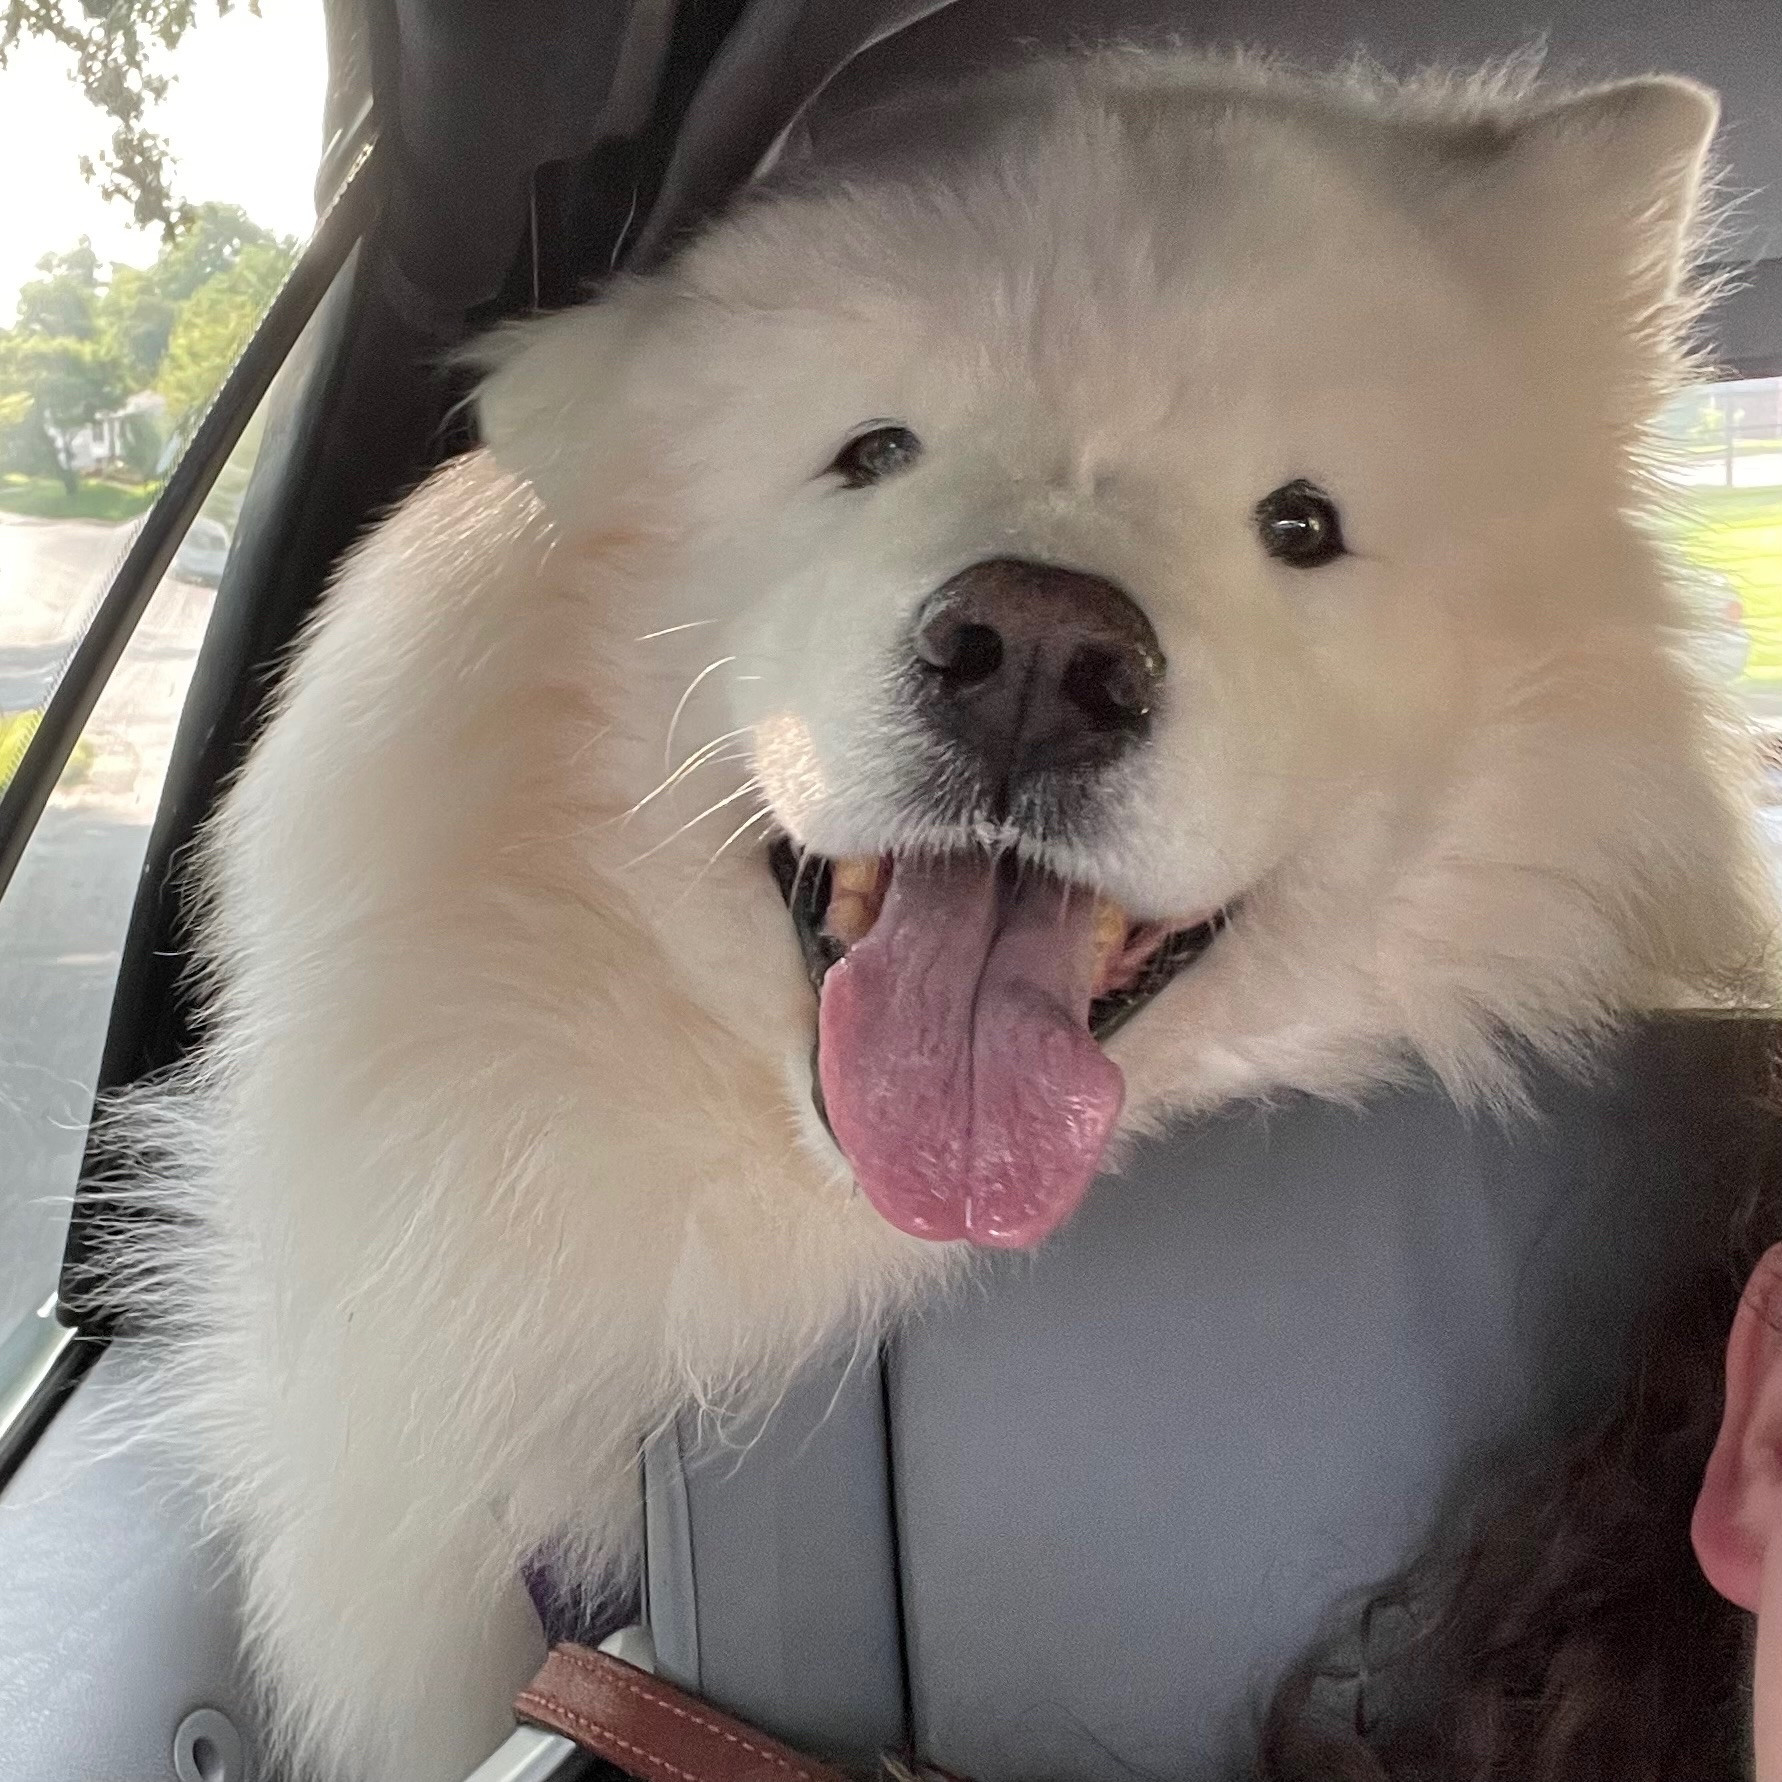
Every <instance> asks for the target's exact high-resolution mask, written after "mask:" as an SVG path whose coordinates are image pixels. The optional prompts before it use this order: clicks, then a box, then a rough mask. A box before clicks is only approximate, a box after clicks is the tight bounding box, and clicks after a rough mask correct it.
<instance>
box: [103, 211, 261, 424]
mask: <svg viewBox="0 0 1782 1782" xmlns="http://www.w3.org/2000/svg"><path fill="white" fill-rule="evenodd" d="M268 244H271V245H275V246H279V247H281V248H283V247H285V246H286V244H284V243H280V242H278V241H277V239H276V238H275V237H274V236H273V235H272V234H271V233H270V232H269V231H268V230H265V229H262V228H261V227H260V225H259V224H258V223H256V222H255V221H254V220H253V219H252V218H251V217H250V216H249V215H248V214H247V212H246V211H244V210H242V209H241V208H240V207H239V206H238V205H234V204H200V205H196V206H194V207H193V209H192V212H191V217H190V220H189V221H188V222H187V223H185V224H184V225H183V226H182V227H181V228H180V229H179V231H178V232H177V233H176V234H175V235H174V236H173V237H172V238H171V239H169V240H168V241H166V242H165V243H163V245H162V248H161V251H160V253H159V255H157V257H156V259H155V263H154V265H153V266H150V267H148V268H147V269H146V270H145V269H142V268H139V267H135V266H114V267H112V269H111V280H110V283H109V284H108V285H107V286H106V289H105V294H104V296H103V297H101V298H100V299H99V308H98V321H99V332H100V335H101V338H103V339H104V340H105V341H106V343H107V344H108V345H109V346H110V347H111V349H112V351H113V352H114V353H116V354H117V356H118V358H119V359H120V360H122V362H123V363H124V365H125V366H127V367H128V368H129V373H130V377H131V380H132V383H133V387H135V388H137V389H143V388H146V387H147V386H149V385H151V384H153V383H154V382H155V380H156V374H157V373H158V372H159V371H160V369H161V361H162V360H163V359H164V358H166V356H167V344H168V342H169V340H171V339H172V337H173V328H174V323H175V322H176V321H177V320H178V318H179V312H180V306H181V305H182V304H183V303H185V302H186V300H187V299H188V298H189V297H191V296H192V294H193V293H194V292H195V291H196V290H198V288H199V287H200V286H201V285H204V284H205V283H207V282H208V281H209V280H211V279H213V278H215V277H216V276H217V275H218V274H219V273H221V272H226V271H228V269H229V268H230V267H231V266H233V265H234V264H235V262H236V261H237V260H239V259H240V258H241V256H242V254H243V253H244V252H246V251H247V250H248V249H249V248H254V247H262V246H266V245H268Z"/></svg>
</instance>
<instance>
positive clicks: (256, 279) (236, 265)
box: [155, 237, 296, 428]
mask: <svg viewBox="0 0 1782 1782" xmlns="http://www.w3.org/2000/svg"><path fill="white" fill-rule="evenodd" d="M295 254H296V248H295V246H294V244H292V243H290V242H284V241H274V240H272V239H271V238H270V237H267V238H265V239H262V240H260V241H257V242H255V243H253V244H252V245H251V246H248V247H244V248H242V249H241V250H240V252H239V253H238V254H236V256H235V258H234V259H233V260H232V261H231V262H230V263H229V264H228V265H226V266H224V267H223V268H222V270H220V271H219V272H216V273H215V274H213V275H212V276H211V277H210V278H207V279H206V280H205V281H204V283H203V284H201V285H200V286H198V288H197V289H196V290H195V291H193V293H192V294H191V296H190V297H188V298H187V299H186V301H185V302H184V303H183V304H182V305H181V306H180V310H179V316H178V319H177V320H176V321H175V322H174V324H173V332H172V334H171V336H170V337H169V339H168V342H167V356H166V358H165V359H163V360H162V362H161V368H160V371H159V373H158V374H157V375H156V378H155V388H156V389H157V390H159V391H160V392H161V394H162V395H163V396H165V397H166V398H167V408H168V412H169V414H170V415H171V416H172V418H173V420H174V424H175V426H177V427H181V428H184V427H189V426H190V425H191V423H192V422H193V421H194V420H196V419H197V417H198V416H199V415H200V414H202V413H203V411H204V409H205V407H206V406H207V405H208V404H209V402H210V399H211V397H212V396H214V395H215V394H216V392H217V389H218V387H219V386H220V385H221V384H222V381H223V379H224V378H225V377H226V376H228V374H229V368H230V367H231V366H232V365H233V364H234V363H235V361H236V359H237V358H238V357H239V356H240V353H241V350H242V348H243V347H245V346H246V345H247V343H248V337H249V336H250V335H251V334H252V333H253V331H254V328H255V326H256V325H257V324H258V322H259V320H260V317H261V315H262V314H263V313H264V312H265V309H266V305H267V304H268V303H270V302H271V301H272V298H273V294H274V293H275V292H276V291H277V290H278V288H279V286H280V285H281V284H282V283H283V282H284V278H285V274H286V273H287V272H289V271H290V269H291V262H292V260H293V259H294V257H295Z"/></svg>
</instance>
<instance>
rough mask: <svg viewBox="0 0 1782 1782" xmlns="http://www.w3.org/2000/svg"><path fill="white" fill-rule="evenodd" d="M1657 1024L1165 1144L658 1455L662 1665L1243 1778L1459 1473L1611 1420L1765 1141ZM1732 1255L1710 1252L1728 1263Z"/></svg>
mask: <svg viewBox="0 0 1782 1782" xmlns="http://www.w3.org/2000/svg"><path fill="white" fill-rule="evenodd" d="M1766 1036H1767V1030H1766V1028H1765V1026H1764V1025H1763V1024H1760V1023H1756V1022H1741V1021H1713V1020H1707V1019H1701V1018H1689V1017H1683V1018H1679V1019H1675V1020H1671V1021H1665V1022H1657V1023H1654V1024H1652V1025H1651V1026H1649V1027H1647V1028H1646V1029H1644V1030H1642V1031H1641V1032H1639V1033H1637V1034H1635V1035H1633V1036H1631V1037H1630V1039H1629V1040H1628V1042H1627V1043H1626V1044H1625V1045H1624V1046H1623V1047H1621V1048H1620V1049H1619V1051H1618V1052H1617V1054H1616V1055H1615V1057H1614V1058H1613V1060H1612V1061H1611V1062H1610V1065H1609V1067H1608V1068H1607V1069H1606V1070H1605V1071H1604V1072H1603V1074H1602V1075H1601V1077H1600V1078H1598V1079H1597V1080H1595V1081H1594V1082H1591V1083H1579V1082H1568V1081H1566V1080H1564V1079H1563V1078H1560V1077H1557V1076H1555V1075H1552V1074H1550V1073H1542V1074H1541V1075H1539V1076H1538V1077H1537V1079H1536V1102H1537V1109H1538V1111H1537V1113H1536V1114H1535V1115H1534V1117H1532V1118H1518V1119H1515V1120H1513V1121H1510V1122H1508V1123H1501V1122H1498V1121H1495V1120H1493V1119H1490V1118H1482V1117H1477V1116H1468V1115H1466V1114H1463V1113H1461V1112H1459V1111H1457V1110H1456V1109H1455V1108H1454V1106H1453V1105H1452V1104H1451V1103H1450V1102H1448V1101H1447V1100H1446V1099H1444V1098H1443V1097H1442V1096H1441V1095H1440V1094H1439V1093H1437V1092H1435V1091H1433V1090H1431V1089H1428V1088H1411V1089H1407V1090H1404V1091H1401V1092H1397V1093H1393V1094H1389V1095H1385V1096H1382V1097H1380V1098H1378V1099H1376V1100H1375V1101H1373V1102H1372V1103H1370V1104H1369V1105H1368V1106H1366V1107H1365V1108H1361V1109H1344V1108H1337V1107H1331V1106H1327V1105H1320V1104H1316V1103H1311V1102H1295V1103H1291V1104H1288V1105H1284V1106H1282V1107H1280V1108H1277V1109H1275V1110H1274V1111H1272V1112H1270V1113H1259V1112H1257V1111H1254V1110H1247V1111H1240V1112H1237V1113H1233V1114H1229V1115H1226V1116H1223V1117H1220V1118H1217V1119H1213V1120H1209V1121H1205V1122H1202V1123H1198V1124H1195V1125H1193V1126H1190V1127H1186V1128H1184V1129H1182V1130H1180V1131H1178V1132H1177V1133H1175V1134H1174V1135H1172V1136H1171V1137H1169V1138H1167V1139H1165V1140H1162V1141H1160V1142H1158V1143H1156V1144H1153V1145H1151V1146H1150V1147H1148V1148H1147V1149H1146V1150H1145V1151H1144V1152H1143V1153H1141V1154H1140V1155H1139V1156H1138V1157H1137V1158H1136V1159H1135V1160H1134V1161H1133V1163H1132V1165H1131V1166H1130V1168H1129V1169H1128V1170H1127V1171H1126V1172H1125V1173H1124V1174H1123V1175H1122V1176H1120V1177H1118V1178H1116V1179H1111V1180H1108V1181H1104V1182H1102V1183H1100V1184H1098V1185H1097V1187H1096V1189H1095V1191H1094V1193H1093V1194H1092V1196H1091V1197H1090V1200H1089V1202H1088V1204H1087V1205H1086V1206H1085V1208H1084V1210H1083V1212H1082V1213H1081V1214H1080V1215H1079V1216H1078V1218H1077V1219H1076V1220H1075V1221H1074V1223H1073V1224H1072V1225H1071V1226H1070V1227H1069V1228H1068V1229H1067V1230H1066V1231H1065V1232H1064V1233H1063V1234H1062V1235H1061V1236H1060V1237H1059V1238H1058V1239H1056V1240H1055V1241H1054V1242H1053V1243H1052V1244H1050V1245H1049V1246H1048V1247H1047V1248H1046V1249H1045V1251H1044V1252H1043V1253H1041V1254H1040V1255H1039V1256H1038V1257H1037V1258H1035V1259H1032V1260H1031V1261H1029V1260H1023V1259H1002V1260H999V1261H996V1262H993V1263H990V1264H989V1265H988V1266H987V1267H986V1269H985V1271H984V1275H983V1278H982V1282H981V1284H980V1285H979V1286H978V1287H976V1288H974V1289H972V1290H969V1291H967V1292H964V1293H962V1294H961V1295H960V1296H959V1297H958V1299H957V1300H956V1302H955V1303H953V1304H950V1305H947V1306H943V1307H937V1308H935V1309H933V1310H932V1311H930V1312H929V1313H927V1314H926V1315H925V1316H922V1317H920V1318H918V1319H916V1320H915V1321H913V1322H912V1323H911V1324H910V1325H909V1326H908V1327H907V1328H906V1329H904V1330H902V1331H900V1332H899V1333H898V1335H897V1337H896V1339H895V1340H894V1341H893V1342H892V1343H891V1344H890V1345H889V1347H888V1348H887V1350H886V1351H885V1353H884V1355H883V1357H882V1358H880V1357H866V1358H845V1357H837V1358H834V1359H833V1360H832V1361H831V1362H830V1363H829V1365H828V1366H826V1367H823V1368H819V1369H816V1370H814V1371H813V1372H812V1373H811V1375H810V1376H809V1377H808V1378H807V1379H806V1380H805V1381H804V1382H803V1383H802V1384H801V1386H800V1387H799V1389H798V1390H797V1391H796V1392H794V1393H793V1394H792V1395H791V1396H790V1397H789V1398H788V1399H787V1400H786V1401H785V1402H784V1403H782V1404H781V1405H780V1406H779V1407H778V1409H777V1410H776V1411H775V1413H774V1414H773V1415H772V1416H771V1417H769V1418H768V1419H766V1421H765V1424H764V1425H763V1426H761V1427H759V1428H753V1429H746V1430H723V1431H720V1430H714V1429H712V1428H711V1427H710V1426H709V1422H708V1423H706V1424H703V1425H702V1423H701V1421H700V1420H698V1419H693V1418H688V1419H685V1420H683V1422H682V1424H681V1426H680V1427H679V1428H678V1429H675V1430H673V1431H670V1432H668V1434H667V1435H665V1437H664V1438H663V1439H662V1440H661V1441H660V1442H659V1443H658V1444H657V1446H656V1448H655V1450H654V1451H653V1452H652V1454H651V1455H650V1464H649V1469H648V1475H649V1483H648V1491H647V1497H646V1513H647V1530H648V1542H649V1549H648V1550H649V1597H648V1616H649V1621H650V1626H651V1630H652V1633H653V1635H654V1639H655V1647H656V1653H657V1663H658V1669H659V1670H660V1671H661V1672H662V1673H663V1674H664V1675H667V1676H669V1677H671V1678H672V1679H674V1680H675V1681H677V1682H679V1683H682V1684H683V1685H685V1686H686V1687H688V1688H690V1689H692V1690H694V1691H696V1692H697V1693H699V1694H701V1695H704V1696H706V1697H708V1698H709V1699H711V1700H713V1701H715V1702H717V1703H718V1704H720V1705H721V1706H724V1707H726V1708H729V1709H731V1710H732V1711H734V1712H736V1713H738V1714H740V1715H741V1716H743V1717H744V1718H746V1719H749V1720H751V1721H753V1722H755V1723H756V1724H759V1725H761V1726H764V1727H765V1728H767V1729H768V1730H770V1731H773V1732H776V1733H778V1734H779V1735H780V1736H782V1737H783V1738H785V1739H786V1740H788V1741H789V1742H791V1743H793V1744H796V1745H801V1746H803V1747H806V1748H808V1749H810V1750H812V1751H813V1752H817V1753H821V1754H826V1755H830V1756H834V1757H837V1758H845V1759H850V1760H855V1761H859V1760H864V1759H867V1758H869V1757H870V1756H871V1754H872V1753H873V1752H874V1751H877V1750H884V1749H897V1748H906V1747H911V1746H913V1748H914V1749H916V1750H917V1751H919V1752H920V1753H921V1754H922V1755H923V1756H924V1757H925V1758H927V1759H929V1760H930V1761H932V1762H934V1763H937V1764H939V1765H941V1766H942V1767H944V1768H946V1769H949V1770H952V1771H954V1772H955V1773H958V1774H962V1775H968V1776H972V1777H974V1778H977V1779H978V1782H1017V1779H1020V1782H1031V1779H1032V1778H1036V1777H1045V1778H1056V1779H1061V1782H1127V1779H1129V1778H1130V1777H1131V1776H1133V1775H1135V1774H1136V1775H1158V1776H1169V1777H1171V1778H1181V1779H1183V1782H1190V1779H1191V1782H1202V1779H1205V1782H1213V1779H1214V1778H1225V1777H1237V1776H1241V1775H1244V1774H1246V1773H1247V1772H1246V1769H1245V1762H1246V1759H1247V1758H1248V1756H1249V1755H1250V1753H1251V1751H1252V1749H1253V1736H1254V1730H1255V1725H1256V1719H1257V1713H1258V1710H1259V1709H1260V1707H1261V1706H1262V1704H1263V1702H1264V1701H1265V1700H1266V1696H1267V1692H1268V1690H1269V1687H1270V1686H1271V1684H1273V1683H1274V1682H1276V1681H1278V1680H1279V1678H1280V1676H1281V1675H1282V1673H1283V1671H1284V1669H1285V1668H1286V1666H1287V1665H1288V1664H1289V1662H1290V1661H1291V1660H1292V1659H1293V1657H1294V1656H1295V1655H1296V1654H1297V1653H1298V1652H1299V1651H1300V1650H1301V1649H1302V1648H1303V1647H1304V1646H1305V1645H1306V1644H1307V1642H1308V1641H1309V1639H1310V1638H1311V1637H1312V1635H1313V1634H1314V1633H1316V1632H1317V1631H1318V1629H1319V1628H1320V1625H1321V1623H1322V1622H1323V1621H1324V1620H1325V1618H1326V1616H1327V1615H1328V1613H1329V1611H1330V1610H1331V1608H1332V1607H1333V1605H1336V1604H1337V1603H1339V1602H1340V1601H1341V1600H1342V1599H1343V1598H1344V1597H1345V1596H1346V1595H1348V1594H1349V1593H1350V1592H1352V1591H1354V1590H1356V1589H1357V1588H1358V1587H1361V1586H1364V1585H1367V1584H1369V1583H1372V1582H1375V1581H1378V1580H1379V1579H1380V1578H1381V1577H1382V1576H1384V1575H1385V1574H1387V1573H1389V1572H1391V1571H1392V1570H1393V1569H1395V1568H1396V1567H1397V1566H1398V1565H1399V1564H1400V1563H1402V1561H1403V1559H1404V1558H1405V1556H1406V1555H1407V1553H1408V1552H1409V1551H1410V1550H1411V1549H1412V1548H1413V1547H1414V1546H1415V1545H1416V1544H1417V1543H1418V1541H1419V1540H1420V1538H1421V1537H1422V1536H1423V1535H1424V1534H1425V1532H1426V1531H1427V1530H1428V1528H1429V1526H1430V1524H1431V1521H1432V1519H1433V1518H1434V1517H1435V1516H1436V1514H1437V1512H1438V1510H1439V1509H1440V1508H1441V1507H1442V1506H1443V1505H1444V1503H1445V1502H1446V1501H1447V1500H1449V1499H1450V1498H1451V1497H1452V1496H1453V1494H1454V1493H1455V1491H1456V1490H1457V1489H1458V1488H1460V1487H1461V1486H1462V1485H1463V1484H1464V1483H1465V1481H1466V1480H1467V1479H1468V1478H1472V1477H1478V1476H1481V1475H1482V1474H1483V1473H1486V1472H1489V1471H1491V1470H1492V1468H1493V1466H1495V1465H1496V1464H1498V1463H1502V1462H1507V1461H1512V1460H1516V1459H1526V1458H1531V1457H1534V1456H1538V1455H1539V1454H1541V1453H1542V1452H1544V1451H1545V1450H1546V1449H1548V1448H1550V1447H1551V1446H1552V1445H1554V1444H1555V1443H1557V1442H1559V1441H1561V1440H1563V1439H1564V1438H1565V1437H1566V1436H1568V1435H1570V1434H1572V1433H1575V1432H1576V1431H1578V1430H1579V1429H1580V1428H1582V1427H1583V1426H1585V1425H1587V1424H1588V1423H1590V1422H1592V1421H1594V1420H1595V1419H1597V1418H1598V1417H1600V1416H1601V1415H1602V1414H1603V1413H1604V1412H1605V1410H1606V1409H1607V1408H1608V1407H1609V1406H1610V1404H1611V1403H1612V1401H1613V1399H1614V1397H1615V1395H1616V1392H1617V1389H1618V1388H1619V1386H1620V1384H1621V1382H1622V1378H1623V1372H1624V1367H1625V1357H1626V1354H1627V1348H1628V1337H1629V1333H1630V1329H1631V1327H1632V1326H1633V1324H1634V1321H1635V1320H1636V1319H1637V1318H1638V1317H1639V1316H1640V1314H1641V1312H1642V1310H1643V1309H1644V1308H1645V1307H1646V1306H1647V1304H1648V1303H1649V1300H1650V1298H1651V1295H1652V1294H1653V1292H1654V1290H1655V1288H1656V1287H1657V1286H1658V1284H1659V1283H1660V1282H1661V1281H1662V1280H1663V1279H1664V1278H1665V1277H1666V1275H1667V1274H1668V1272H1669V1271H1671V1270H1672V1269H1674V1268H1676V1267H1678V1266H1681V1265H1682V1264H1683V1263H1684V1262H1685V1261H1686V1260H1689V1259H1691V1258H1694V1257H1699V1256H1700V1255H1702V1254H1704V1253H1706V1254H1709V1255H1712V1254H1713V1253H1714V1246H1715V1245H1716V1243H1718V1242H1723V1241H1724V1238H1723V1235H1722V1231H1723V1227H1722V1221H1723V1218H1724V1215H1725V1212H1726V1209H1727V1207H1728V1205H1729V1203H1730V1201H1732V1200H1734V1199H1736V1198H1737V1196H1738V1194H1739V1193H1740V1192H1741V1187H1742V1184H1743V1183H1744V1182H1745V1181H1746V1180H1748V1172H1749V1170H1750V1169H1751V1168H1753V1167H1758V1166H1759V1160H1760V1159H1761V1158H1762V1157H1763V1156H1764V1155H1766V1152H1767V1148H1768V1147H1769V1146H1770V1144H1771V1143H1772V1142H1773V1138H1772V1134H1771V1132H1770V1131H1769V1130H1768V1127H1769V1123H1770V1121H1771V1119H1772V1116H1771V1115H1770V1114H1768V1113H1767V1112H1765V1111H1763V1110H1762V1109H1761V1108H1759V1107H1758V1105H1757V1100H1756V1096H1757V1091H1758V1089H1759V1087H1760V1086H1761V1084H1762V1083H1763V1082H1764V1081H1765V1080H1766V1078H1765V1075H1764V1072H1765V1068H1766V1067H1765V1065H1764V1061H1763V1056H1762V1047H1763V1045H1764V1043H1765V1041H1766ZM1729 1266H1730V1264H1729Z"/></svg>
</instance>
